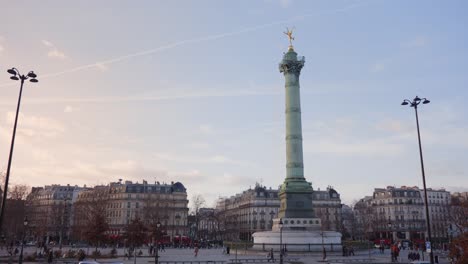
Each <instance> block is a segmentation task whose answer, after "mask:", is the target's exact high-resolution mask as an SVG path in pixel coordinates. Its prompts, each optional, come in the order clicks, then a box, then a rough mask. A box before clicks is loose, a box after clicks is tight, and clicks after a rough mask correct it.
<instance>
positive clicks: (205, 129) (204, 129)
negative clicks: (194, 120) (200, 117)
mask: <svg viewBox="0 0 468 264" xmlns="http://www.w3.org/2000/svg"><path fill="white" fill-rule="evenodd" d="M198 130H199V131H200V132H201V133H202V134H205V135H213V134H214V133H215V131H214V129H213V127H212V126H211V125H200V126H199V127H198Z"/></svg>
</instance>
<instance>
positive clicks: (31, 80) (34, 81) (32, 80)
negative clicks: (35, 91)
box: [29, 78, 39, 83]
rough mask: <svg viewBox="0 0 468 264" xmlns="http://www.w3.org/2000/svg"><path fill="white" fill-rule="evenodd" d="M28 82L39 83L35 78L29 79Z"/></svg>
mask: <svg viewBox="0 0 468 264" xmlns="http://www.w3.org/2000/svg"><path fill="white" fill-rule="evenodd" d="M29 81H30V82H32V83H37V82H39V81H38V80H37V79H36V78H32V79H29Z"/></svg>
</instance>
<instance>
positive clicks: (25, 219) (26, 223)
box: [18, 217, 28, 264]
mask: <svg viewBox="0 0 468 264" xmlns="http://www.w3.org/2000/svg"><path fill="white" fill-rule="evenodd" d="M23 225H24V231H23V239H22V241H21V251H20V256H19V260H18V263H19V264H23V247H24V243H25V242H26V241H25V240H26V227H28V218H27V217H25V218H24V222H23Z"/></svg>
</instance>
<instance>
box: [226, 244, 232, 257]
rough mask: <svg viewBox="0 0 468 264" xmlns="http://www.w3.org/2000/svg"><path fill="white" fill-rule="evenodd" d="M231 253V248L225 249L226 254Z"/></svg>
mask: <svg viewBox="0 0 468 264" xmlns="http://www.w3.org/2000/svg"><path fill="white" fill-rule="evenodd" d="M230 253H231V248H230V247H229V246H227V247H226V254H227V255H229V254H230Z"/></svg>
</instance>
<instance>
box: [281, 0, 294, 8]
mask: <svg viewBox="0 0 468 264" xmlns="http://www.w3.org/2000/svg"><path fill="white" fill-rule="evenodd" d="M279 2H280V5H281V7H283V8H288V7H290V6H291V4H292V0H280V1H279Z"/></svg>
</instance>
